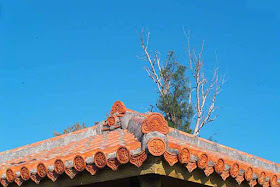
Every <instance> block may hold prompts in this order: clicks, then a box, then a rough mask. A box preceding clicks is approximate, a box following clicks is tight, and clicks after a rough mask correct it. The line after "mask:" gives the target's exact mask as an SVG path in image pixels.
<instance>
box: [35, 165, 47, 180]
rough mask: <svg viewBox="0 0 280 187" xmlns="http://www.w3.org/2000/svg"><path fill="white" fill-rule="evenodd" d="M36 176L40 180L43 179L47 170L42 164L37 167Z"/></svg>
mask: <svg viewBox="0 0 280 187" xmlns="http://www.w3.org/2000/svg"><path fill="white" fill-rule="evenodd" d="M37 174H38V176H39V177H41V178H44V177H45V176H46V175H47V168H46V166H45V164H43V163H42V162H40V163H39V164H38V165H37Z"/></svg>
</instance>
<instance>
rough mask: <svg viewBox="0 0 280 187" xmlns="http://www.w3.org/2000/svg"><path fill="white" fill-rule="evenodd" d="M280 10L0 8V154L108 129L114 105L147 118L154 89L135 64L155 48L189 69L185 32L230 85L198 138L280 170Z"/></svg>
mask: <svg viewBox="0 0 280 187" xmlns="http://www.w3.org/2000/svg"><path fill="white" fill-rule="evenodd" d="M279 5H280V4H279V2H278V1H276V0H275V1H255V0H247V1H241V0H238V1H231V3H230V2H229V1H227V3H226V2H225V1H222V0H220V1H185V0H175V1H152V2H151V1H139V3H135V2H132V1H110V2H109V1H108V2H106V3H103V1H72V0H67V1H66V0H65V1H55V0H48V1H38V0H36V1H35V0H33V1H0V11H1V12H0V13H1V14H0V59H1V60H0V103H1V105H0V106H1V112H0V119H1V124H0V127H1V136H0V142H1V144H0V151H4V150H7V149H11V148H15V147H18V146H22V145H25V144H29V143H32V142H35V141H39V140H42V139H46V138H50V137H52V136H53V135H52V131H53V130H56V131H59V132H60V131H62V130H63V128H65V127H66V126H68V125H71V124H73V123H75V122H77V121H79V122H85V123H86V125H87V126H91V125H93V124H94V122H95V121H100V120H103V119H105V114H106V113H109V111H110V107H111V105H112V104H113V102H114V101H116V100H122V101H123V102H124V103H125V104H126V106H127V107H128V108H131V109H134V110H138V111H141V112H144V111H145V108H147V107H148V106H149V104H153V103H155V101H156V93H155V92H154V91H155V89H156V87H155V85H154V84H153V82H152V81H151V80H150V79H148V77H147V76H146V73H145V71H144V69H143V65H144V64H143V62H140V61H139V60H138V59H137V58H136V55H139V54H140V53H141V48H140V42H139V38H138V35H137V33H136V32H137V31H139V30H141V29H142V28H143V27H144V28H149V30H150V32H151V48H153V49H157V50H159V51H161V53H162V54H163V55H164V54H166V52H167V51H168V50H174V51H175V52H176V53H177V56H178V57H179V59H181V60H182V62H185V58H186V54H185V49H186V40H185V37H184V34H183V30H182V28H183V26H185V27H186V28H189V29H190V30H191V33H192V43H193V45H194V46H195V47H199V45H200V43H201V41H202V40H205V42H206V47H205V55H204V59H205V63H206V67H208V68H210V67H213V66H214V65H215V63H216V62H215V51H217V55H218V62H219V66H220V67H221V71H222V72H224V73H225V74H226V76H227V80H228V81H227V83H226V84H225V86H224V88H223V92H222V93H221V94H220V95H219V97H218V104H219V106H221V107H222V109H221V110H220V111H219V115H220V117H219V118H218V119H217V120H216V121H215V122H213V123H212V124H209V125H208V126H207V127H206V128H204V129H203V131H202V134H201V135H202V137H206V138H207V137H209V136H211V135H213V136H214V138H215V139H216V140H217V141H218V142H219V143H221V144H224V145H227V146H230V147H233V148H237V149H240V150H242V151H245V152H248V153H252V154H255V155H257V156H260V157H263V158H265V159H269V160H272V161H276V162H278V163H279V162H280V158H279V156H278V155H279V131H280V125H279V111H280V110H279V106H280V86H279V80H280V78H279V72H280V71H279V70H280V64H279V59H280V53H279V50H280V48H279V43H280V38H279V34H280V32H279V31H280V24H279V19H280V11H279Z"/></svg>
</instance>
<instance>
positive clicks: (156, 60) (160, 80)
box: [138, 31, 170, 96]
mask: <svg viewBox="0 0 280 187" xmlns="http://www.w3.org/2000/svg"><path fill="white" fill-rule="evenodd" d="M138 35H139V37H140V40H141V48H142V50H143V53H144V54H143V55H142V56H141V57H138V58H139V59H140V60H144V61H146V62H148V63H149V67H146V66H145V67H144V68H145V70H146V72H147V74H148V76H149V77H150V78H151V79H152V80H153V81H154V83H156V85H157V87H158V91H159V93H160V95H161V96H164V95H166V94H167V93H168V91H169V88H170V78H169V77H163V76H162V74H161V71H162V69H163V68H164V67H163V66H164V65H163V63H162V62H161V61H160V57H159V52H157V51H155V52H154V55H153V56H151V55H150V53H149V51H148V45H149V40H150V32H149V31H147V32H144V31H142V32H141V33H138Z"/></svg>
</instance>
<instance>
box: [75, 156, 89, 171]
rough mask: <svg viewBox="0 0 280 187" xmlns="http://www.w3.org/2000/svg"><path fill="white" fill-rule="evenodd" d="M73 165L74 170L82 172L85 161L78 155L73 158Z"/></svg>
mask: <svg viewBox="0 0 280 187" xmlns="http://www.w3.org/2000/svg"><path fill="white" fill-rule="evenodd" d="M73 163H74V164H73V165H74V168H75V170H77V171H78V172H81V171H83V170H84V169H85V167H86V162H85V159H84V158H83V157H82V156H80V155H77V156H75V158H74V162H73Z"/></svg>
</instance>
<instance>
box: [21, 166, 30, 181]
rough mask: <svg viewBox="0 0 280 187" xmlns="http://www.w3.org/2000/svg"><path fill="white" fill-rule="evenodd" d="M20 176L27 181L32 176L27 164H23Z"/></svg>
mask: <svg viewBox="0 0 280 187" xmlns="http://www.w3.org/2000/svg"><path fill="white" fill-rule="evenodd" d="M20 177H21V178H22V179H23V180H24V181H27V180H28V179H29V178H30V172H29V169H28V168H27V167H25V166H23V167H22V168H21V169H20Z"/></svg>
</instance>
